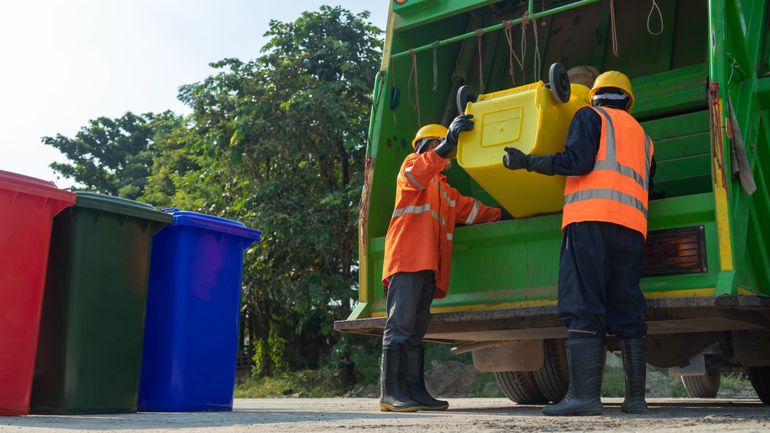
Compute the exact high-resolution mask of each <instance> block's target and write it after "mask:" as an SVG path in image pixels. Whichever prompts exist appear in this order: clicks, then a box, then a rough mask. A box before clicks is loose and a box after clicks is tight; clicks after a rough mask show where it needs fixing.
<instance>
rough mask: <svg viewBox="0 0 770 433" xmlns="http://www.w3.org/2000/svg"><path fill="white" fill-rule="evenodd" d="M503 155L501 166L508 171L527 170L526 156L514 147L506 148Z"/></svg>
mask: <svg viewBox="0 0 770 433" xmlns="http://www.w3.org/2000/svg"><path fill="white" fill-rule="evenodd" d="M503 150H505V155H503V165H504V166H505V168H507V169H509V170H518V169H520V168H527V155H525V154H524V152H522V151H520V150H519V149H517V148H515V147H506V148H504V149H503Z"/></svg>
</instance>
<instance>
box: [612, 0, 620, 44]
mask: <svg viewBox="0 0 770 433" xmlns="http://www.w3.org/2000/svg"><path fill="white" fill-rule="evenodd" d="M610 27H611V32H612V54H614V55H615V57H620V53H619V51H618V30H617V28H616V27H615V0H610Z"/></svg>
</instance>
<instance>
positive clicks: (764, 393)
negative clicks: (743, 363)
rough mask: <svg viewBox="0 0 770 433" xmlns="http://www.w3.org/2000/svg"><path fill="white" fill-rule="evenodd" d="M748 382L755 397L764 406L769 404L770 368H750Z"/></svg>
mask: <svg viewBox="0 0 770 433" xmlns="http://www.w3.org/2000/svg"><path fill="white" fill-rule="evenodd" d="M748 371H749V380H750V381H751V386H753V387H754V391H756V392H757V397H759V399H760V400H762V403H764V404H770V367H750V368H749V369H748Z"/></svg>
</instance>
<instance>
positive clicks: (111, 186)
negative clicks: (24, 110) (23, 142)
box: [42, 112, 181, 199]
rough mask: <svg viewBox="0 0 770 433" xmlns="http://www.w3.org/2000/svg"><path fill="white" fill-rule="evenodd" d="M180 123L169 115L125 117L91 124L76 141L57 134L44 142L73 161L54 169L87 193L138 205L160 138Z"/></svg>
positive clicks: (129, 113)
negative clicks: (115, 197) (80, 186)
mask: <svg viewBox="0 0 770 433" xmlns="http://www.w3.org/2000/svg"><path fill="white" fill-rule="evenodd" d="M180 121H181V118H180V117H178V116H176V115H174V114H173V113H171V112H165V113H161V114H158V115H155V114H151V113H147V114H142V115H137V114H134V113H131V112H127V113H126V114H124V115H123V116H122V117H119V118H116V119H110V118H107V117H99V118H97V119H94V120H91V121H90V122H89V124H88V126H85V127H83V128H81V130H80V131H78V133H77V134H75V137H72V138H70V137H65V136H63V135H61V134H57V135H56V136H55V137H43V138H42V140H43V143H45V144H47V145H49V146H53V147H55V148H57V149H59V151H60V152H62V153H63V154H64V155H65V156H66V157H67V158H68V159H69V160H70V161H71V162H70V163H56V162H55V163H53V164H51V168H53V169H54V171H56V172H57V173H59V174H61V175H62V176H65V177H69V178H72V179H74V180H76V181H77V182H78V183H79V184H80V185H82V186H83V188H84V189H87V190H92V191H97V192H101V193H105V194H111V195H115V196H120V197H127V198H131V199H135V198H137V197H140V196H141V195H142V194H143V192H144V188H145V185H146V184H147V177H148V176H149V174H150V168H151V166H152V164H153V158H154V157H156V156H157V155H158V154H159V152H158V149H157V148H156V146H155V140H156V135H163V134H167V133H169V132H170V131H172V130H175V129H176V128H177V127H178V123H179V122H180Z"/></svg>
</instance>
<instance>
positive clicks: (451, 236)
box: [446, 233, 454, 241]
mask: <svg viewBox="0 0 770 433" xmlns="http://www.w3.org/2000/svg"><path fill="white" fill-rule="evenodd" d="M446 239H447V240H448V241H451V240H452V239H454V233H447V234H446Z"/></svg>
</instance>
